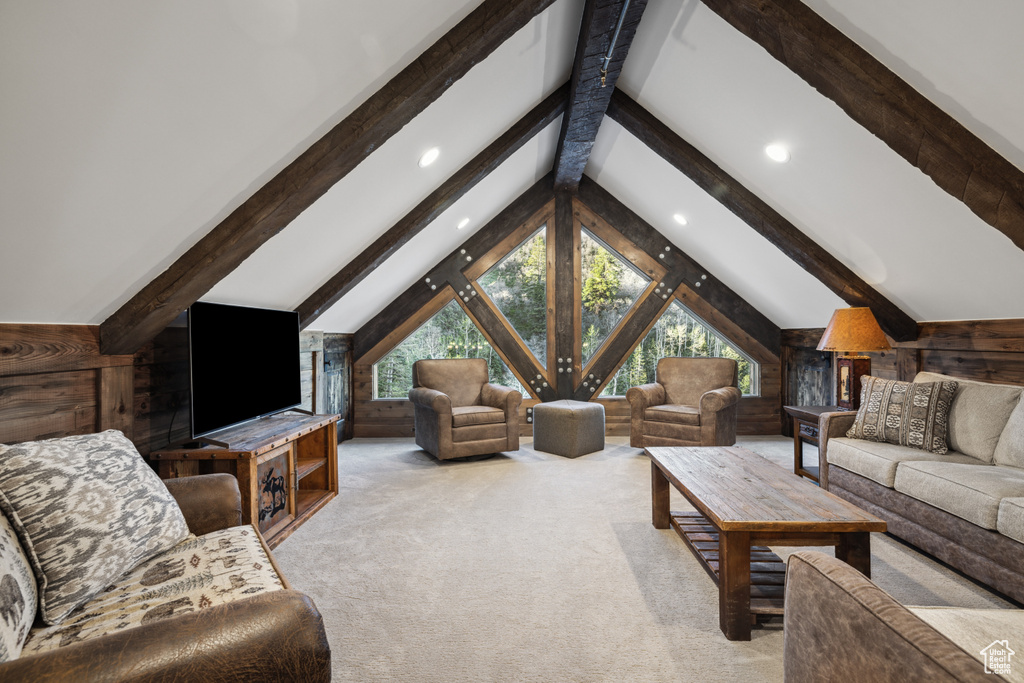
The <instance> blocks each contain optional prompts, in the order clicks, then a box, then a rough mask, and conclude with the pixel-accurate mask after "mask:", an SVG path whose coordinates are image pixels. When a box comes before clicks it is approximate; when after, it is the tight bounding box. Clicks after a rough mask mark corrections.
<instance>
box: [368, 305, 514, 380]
mask: <svg viewBox="0 0 1024 683" xmlns="http://www.w3.org/2000/svg"><path fill="white" fill-rule="evenodd" d="M422 358H483V359H485V360H486V361H487V368H488V374H489V376H490V380H491V382H493V383H494V384H502V385H504V386H506V387H511V388H513V389H518V390H519V391H520V392H521V393H522V394H523V396H529V393H528V392H527V391H526V390H525V389H523V386H522V385H521V384H520V383H519V380H517V379H516V376H515V375H513V374H512V371H511V370H509V369H508V366H507V365H505V362H504V361H502V360H501V357H500V356H499V355H498V354H497V352H495V351H494V349H493V348H491V345H490V344H489V343H487V339H486V338H485V337H484V335H483V334H482V333H481V332H480V329H479V328H478V327H477V326H476V325H475V324H474V323H473V321H472V320H471V319H470V317H469V316H468V315H466V312H465V311H464V310H462V307H461V306H459V304H458V303H457V302H455V301H451V302H449V303H448V305H447V306H445V307H444V308H442V309H441V310H440V311H438V312H437V313H435V314H434V316H433V317H432V318H430V320H428V321H427V322H425V323H423V324H422V325H420V326H419V328H417V329H416V331H415V332H413V333H412V334H410V335H409V336H408V337H406V338H405V340H404V341H402V343H401V344H399V345H398V346H396V347H395V348H394V349H392V350H391V352H390V353H388V355H386V356H384V357H383V358H381V359H380V360H379V361H377V362H376V363H375V364H374V366H373V397H374V398H375V399H377V398H408V397H409V390H410V389H412V364H413V363H415V362H416V361H418V360H420V359H422Z"/></svg>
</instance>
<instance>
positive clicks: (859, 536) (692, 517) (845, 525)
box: [645, 446, 885, 640]
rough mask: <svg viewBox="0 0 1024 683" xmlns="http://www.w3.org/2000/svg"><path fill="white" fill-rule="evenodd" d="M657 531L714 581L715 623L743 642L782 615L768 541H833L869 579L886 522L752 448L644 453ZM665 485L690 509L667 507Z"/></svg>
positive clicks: (776, 562) (780, 586)
mask: <svg viewBox="0 0 1024 683" xmlns="http://www.w3.org/2000/svg"><path fill="white" fill-rule="evenodd" d="M645 451H646V453H647V455H649V456H650V458H651V510H652V513H653V523H654V526H655V528H657V529H668V528H669V526H672V527H673V528H675V530H676V531H677V532H679V535H680V536H682V537H683V540H684V541H685V542H686V544H687V546H689V548H690V549H691V550H692V551H693V553H694V554H695V555H696V556H697V559H699V560H700V561H701V564H703V565H704V568H705V569H706V570H707V572H708V574H710V575H711V577H712V578H713V579H714V580H715V581H716V582H717V583H718V620H719V625H720V626H721V628H722V632H723V633H724V634H725V637H726V638H728V639H729V640H750V627H751V624H752V623H754V622H755V621H756V619H757V617H758V615H766V616H770V615H780V614H782V608H783V597H784V582H785V570H786V567H785V563H784V562H783V561H782V559H781V558H780V557H779V556H778V555H776V554H775V553H773V552H772V551H771V550H769V549H768V547H767V546H769V545H775V546H829V545H831V546H835V549H836V551H835V552H836V557H837V558H839V559H841V560H843V561H845V562H847V563H848V564H850V565H851V566H853V567H854V568H856V569H858V570H860V571H861V572H862V573H863V574H864V575H865V576H871V535H870V533H871V532H872V531H885V521H884V520H881V519H879V518H877V517H875V516H874V515H871V514H868V513H867V512H865V511H863V510H861V509H860V508H858V507H856V506H855V505H852V504H851V503H848V502H847V501H845V500H843V499H841V498H838V497H836V496H834V495H832V494H831V493H829V492H827V491H823V490H821V489H820V488H818V487H817V486H815V485H814V484H812V483H811V482H809V481H807V480H806V479H802V478H800V477H798V476H796V475H795V474H793V473H791V472H787V471H786V470H785V469H783V468H782V467H779V466H778V465H776V464H774V463H772V462H770V461H768V460H766V459H765V458H762V457H761V456H759V455H757V454H756V453H751V452H750V451H748V450H746V449H743V448H739V447H736V446H731V447H719V446H712V447H701V448H675V447H652V448H647V449H645ZM669 483H671V484H672V485H673V486H675V487H676V489H677V490H678V491H679V492H680V493H682V494H683V496H685V497H686V499H687V500H688V501H690V503H691V504H692V505H693V506H694V508H696V510H697V511H696V512H670V511H669Z"/></svg>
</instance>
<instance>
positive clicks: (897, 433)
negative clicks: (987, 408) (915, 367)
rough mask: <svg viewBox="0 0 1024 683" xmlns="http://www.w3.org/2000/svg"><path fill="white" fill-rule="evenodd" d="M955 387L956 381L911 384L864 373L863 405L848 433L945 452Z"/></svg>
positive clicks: (861, 395) (852, 435) (857, 437)
mask: <svg viewBox="0 0 1024 683" xmlns="http://www.w3.org/2000/svg"><path fill="white" fill-rule="evenodd" d="M956 387H957V383H956V382H953V381H946V382H920V383H912V382H899V381H896V380H891V379H881V378H879V377H871V376H870V375H865V376H864V377H862V378H861V390H860V408H859V409H858V410H857V417H856V418H854V422H853V426H852V427H850V430H849V431H848V432H847V433H846V436H848V437H850V438H851V439H864V440H866V441H884V442H886V443H891V444H897V445H900V446H909V447H910V448H919V449H921V450H924V451H931V452H932V453H938V454H943V453H946V452H947V451H948V450H949V443H948V441H947V434H948V432H949V408H950V406H951V405H953V395H954V394H956Z"/></svg>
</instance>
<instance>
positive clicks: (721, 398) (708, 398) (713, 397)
mask: <svg viewBox="0 0 1024 683" xmlns="http://www.w3.org/2000/svg"><path fill="white" fill-rule="evenodd" d="M741 396H742V394H741V393H740V390H739V389H737V388H736V387H722V388H721V389H712V390H711V391H705V392H704V393H703V394H701V397H700V406H699V407H698V410H699V411H700V412H701V413H717V412H718V411H719V410H723V409H725V408H728V407H729V406H731V405H736V404H737V403H739V402H740V397H741Z"/></svg>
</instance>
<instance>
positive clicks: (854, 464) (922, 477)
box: [819, 372, 1024, 601]
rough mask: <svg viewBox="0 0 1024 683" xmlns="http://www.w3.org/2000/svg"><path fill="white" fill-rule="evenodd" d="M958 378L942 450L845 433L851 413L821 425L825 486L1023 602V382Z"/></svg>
mask: <svg viewBox="0 0 1024 683" xmlns="http://www.w3.org/2000/svg"><path fill="white" fill-rule="evenodd" d="M943 380H955V381H957V382H958V386H957V390H956V393H955V395H954V398H953V401H952V404H951V407H950V410H949V419H948V424H949V434H948V437H949V446H950V450H949V452H948V453H946V454H942V455H940V454H936V453H932V452H929V451H925V450H919V449H916V448H910V447H906V446H898V445H893V444H891V443H881V442H874V441H865V440H861V439H853V438H849V437H847V436H846V433H847V431H848V430H849V429H850V427H851V426H852V425H853V422H854V418H855V417H856V414H855V413H853V412H839V413H825V414H824V415H822V416H821V419H820V422H819V431H820V434H819V437H820V443H819V449H820V461H821V462H820V464H821V485H822V487H823V488H826V489H828V490H829V491H831V492H832V493H835V494H836V495H838V496H840V497H842V498H845V499H847V500H849V501H851V502H853V503H855V504H856V505H858V506H860V507H862V508H864V509H865V510H868V511H870V512H872V513H873V514H875V515H877V516H879V517H881V518H883V519H885V520H886V521H887V522H888V526H889V531H890V532H891V533H893V534H894V535H896V536H899V537H901V538H903V539H905V540H906V541H908V542H910V543H912V544H914V545H916V546H918V547H919V548H921V549H923V550H925V551H927V552H928V553H931V554H932V555H934V556H935V557H937V558H939V559H940V560H942V561H944V562H946V563H948V564H950V565H952V566H953V567H955V568H957V569H959V570H960V571H962V572H964V573H965V574H967V575H969V576H971V577H973V578H975V579H977V580H978V581H981V582H982V583H985V584H987V585H989V586H991V587H993V588H994V589H996V590H998V591H1000V592H1002V593H1004V594H1005V595H1008V596H1010V597H1012V598H1014V599H1015V600H1018V601H1024V402H1022V387H1019V386H1010V385H1005V384H987V383H983V382H974V381H969V380H962V379H958V378H956V377H950V376H947V375H940V374H935V373H929V372H922V373H919V374H918V375H917V377H916V378H915V380H914V381H915V382H938V381H943Z"/></svg>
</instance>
